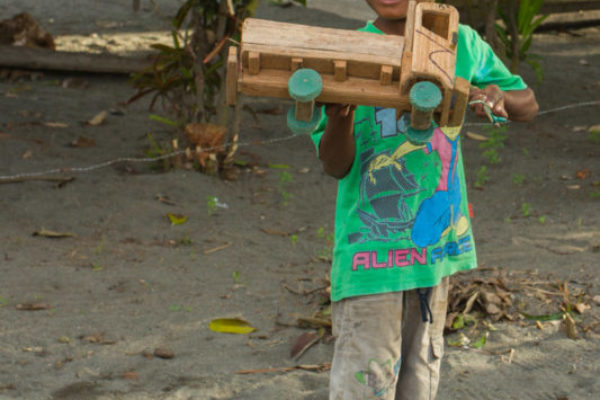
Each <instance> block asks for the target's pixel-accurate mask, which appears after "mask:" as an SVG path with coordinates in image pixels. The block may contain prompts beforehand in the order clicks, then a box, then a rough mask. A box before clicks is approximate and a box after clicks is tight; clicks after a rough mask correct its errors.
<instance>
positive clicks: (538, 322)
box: [535, 320, 544, 330]
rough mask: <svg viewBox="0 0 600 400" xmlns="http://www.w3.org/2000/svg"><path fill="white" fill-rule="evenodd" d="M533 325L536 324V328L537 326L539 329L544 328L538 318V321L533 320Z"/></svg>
mask: <svg viewBox="0 0 600 400" xmlns="http://www.w3.org/2000/svg"><path fill="white" fill-rule="evenodd" d="M535 326H537V328H538V329H539V330H542V329H544V325H542V323H541V322H540V321H539V320H538V321H535Z"/></svg>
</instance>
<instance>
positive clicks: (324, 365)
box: [236, 362, 331, 375]
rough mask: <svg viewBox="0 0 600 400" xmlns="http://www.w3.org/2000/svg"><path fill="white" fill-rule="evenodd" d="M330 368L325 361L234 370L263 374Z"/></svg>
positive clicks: (326, 369)
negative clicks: (291, 365)
mask: <svg viewBox="0 0 600 400" xmlns="http://www.w3.org/2000/svg"><path fill="white" fill-rule="evenodd" d="M330 369H331V363H329V362H326V363H322V364H308V365H295V366H293V367H279V368H262V369H247V370H242V371H236V374H238V375H248V374H264V373H268V372H290V371H296V370H303V371H313V372H324V371H329V370H330Z"/></svg>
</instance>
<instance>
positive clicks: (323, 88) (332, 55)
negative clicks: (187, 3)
mask: <svg viewBox="0 0 600 400" xmlns="http://www.w3.org/2000/svg"><path fill="white" fill-rule="evenodd" d="M457 39H458V12H457V11H456V9H455V8H454V7H452V6H448V5H444V4H436V3H432V2H421V3H418V4H417V3H416V1H414V0H411V1H409V5H408V12H407V21H406V31H405V35H404V37H401V36H394V35H378V34H374V33H367V32H358V31H350V30H342V29H331V28H320V27H312V26H305V25H297V24H289V23H281V22H274V21H267V20H260V19H254V18H248V19H246V20H245V21H244V25H243V28H242V42H241V46H240V48H239V53H238V48H236V47H231V48H230V50H229V57H228V62H227V99H228V103H229V104H230V105H234V104H235V103H236V101H237V97H238V93H243V94H246V95H250V96H265V97H275V98H293V99H295V100H296V105H295V107H294V108H293V110H291V111H290V113H289V114H288V125H289V126H290V128H292V130H293V131H294V132H302V131H306V132H309V131H310V130H312V129H313V128H314V127H315V125H316V123H317V122H318V119H319V117H318V114H317V113H315V112H314V111H313V109H314V102H315V101H318V102H321V103H342V104H356V105H368V106H378V107H386V108H395V109H396V110H397V115H398V116H399V115H401V114H402V113H405V112H409V111H410V112H411V128H410V130H411V131H412V133H413V134H414V135H416V136H414V137H412V139H413V140H414V141H418V142H424V141H427V140H428V136H429V137H430V134H431V132H432V128H431V120H432V118H433V119H435V121H436V122H437V123H438V124H439V125H441V126H458V125H460V124H461V123H462V121H463V117H464V113H465V110H466V106H467V101H468V94H469V88H470V86H469V83H468V82H467V81H466V80H464V79H462V78H456V79H455V76H454V68H455V63H456V45H457ZM290 114H291V115H290ZM315 114H317V115H315Z"/></svg>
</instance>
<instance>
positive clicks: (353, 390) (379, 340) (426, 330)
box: [329, 277, 448, 400]
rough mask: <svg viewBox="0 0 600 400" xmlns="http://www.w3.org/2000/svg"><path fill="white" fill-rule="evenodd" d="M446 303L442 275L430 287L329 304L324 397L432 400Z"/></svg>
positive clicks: (439, 357)
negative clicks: (329, 354) (331, 341)
mask: <svg viewBox="0 0 600 400" xmlns="http://www.w3.org/2000/svg"><path fill="white" fill-rule="evenodd" d="M421 302H425V303H424V304H421ZM427 306H429V307H427ZM447 306H448V278H447V277H446V278H444V279H443V280H442V282H441V283H440V284H439V285H438V286H435V287H433V288H431V289H430V290H427V289H415V290H408V291H404V292H393V293H384V294H376V295H369V296H359V297H352V298H347V299H343V300H341V301H338V302H334V303H333V308H332V313H333V314H332V316H333V334H334V336H335V337H336V342H335V349H334V354H333V363H332V367H331V379H330V386H329V399H330V400H342V399H343V400H354V399H357V400H363V399H385V400H394V399H395V400H433V399H434V398H435V395H436V393H437V388H438V383H439V376H440V375H439V370H440V364H441V357H442V354H443V350H444V339H443V331H444V325H445V319H446V309H447ZM429 311H431V312H429ZM423 317H426V318H427V319H428V321H427V322H424V321H423ZM431 319H432V320H433V322H431V323H430V320H431Z"/></svg>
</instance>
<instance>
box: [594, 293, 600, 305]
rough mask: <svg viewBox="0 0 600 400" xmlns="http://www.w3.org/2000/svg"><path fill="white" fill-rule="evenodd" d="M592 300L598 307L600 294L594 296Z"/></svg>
mask: <svg viewBox="0 0 600 400" xmlns="http://www.w3.org/2000/svg"><path fill="white" fill-rule="evenodd" d="M592 300H594V303H596V305H599V306H600V294H598V295H596V296H594V297H593V299H592Z"/></svg>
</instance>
